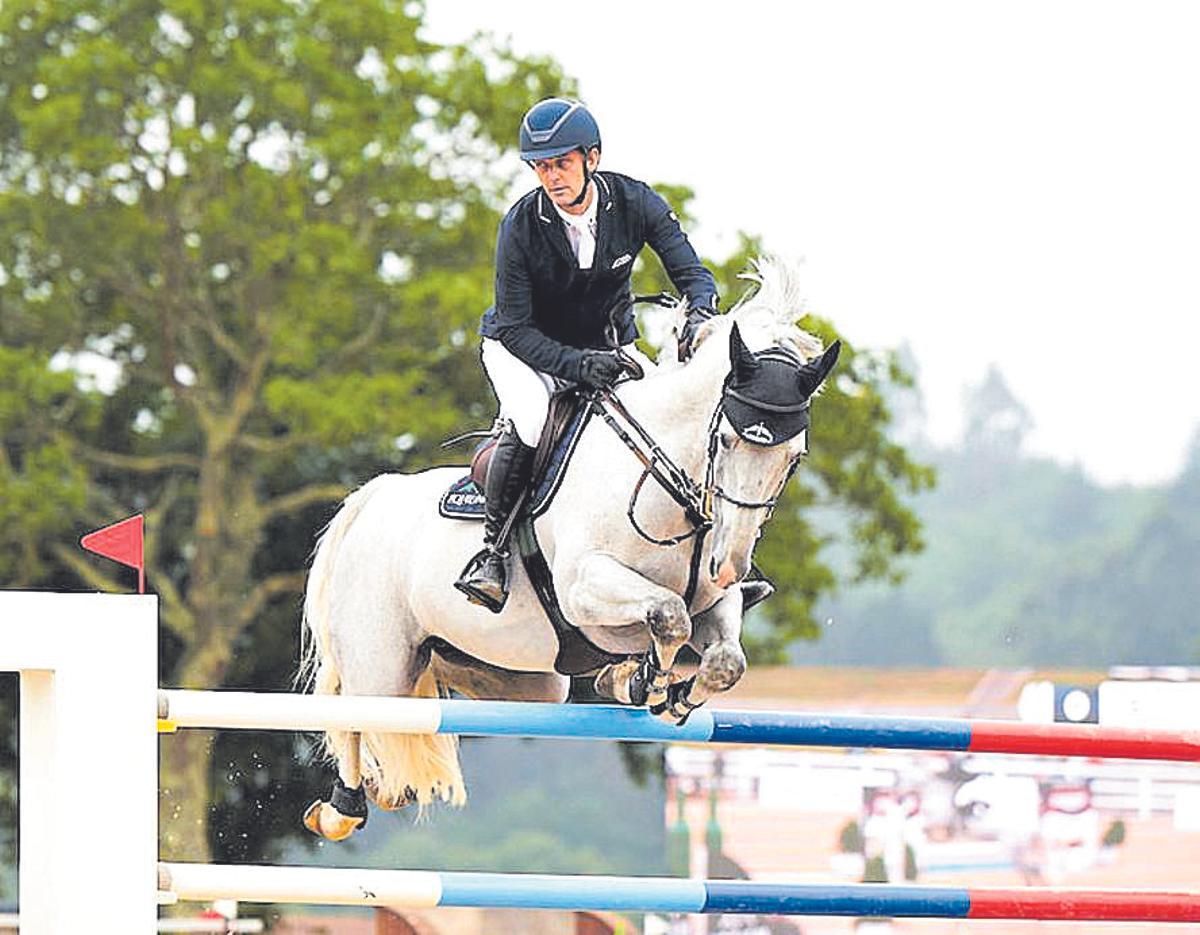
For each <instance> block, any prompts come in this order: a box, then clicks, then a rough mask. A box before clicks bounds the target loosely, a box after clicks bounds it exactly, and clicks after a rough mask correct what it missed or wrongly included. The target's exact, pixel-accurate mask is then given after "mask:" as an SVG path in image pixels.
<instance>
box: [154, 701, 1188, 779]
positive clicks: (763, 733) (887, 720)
mask: <svg viewBox="0 0 1200 935" xmlns="http://www.w3.org/2000/svg"><path fill="white" fill-rule="evenodd" d="M158 699H159V700H158V716H159V729H160V730H161V731H168V732H169V731H173V730H176V729H179V728H192V727H205V728H222V729H243V730H314V731H316V730H353V731H379V732H390V733H408V734H463V735H468V736H486V737H500V736H507V737H544V738H593V739H607V740H650V741H668V742H675V743H729V744H758V745H762V744H777V745H782V746H817V747H874V748H881V749H899V750H947V751H960V752H971V753H1016V754H1035V755H1039V756H1083V757H1105V758H1117V759H1119V758H1124V759H1139V760H1182V761H1187V762H1200V732H1197V731H1165V730H1140V729H1136V728H1123V727H1101V726H1096V725H1084V724H1027V723H1024V722H1020V721H990V720H963V719H955V718H932V719H931V718H905V717H875V716H856V715H829V714H805V713H802V712H792V711H730V710H721V709H708V708H701V709H699V710H697V711H694V712H693V713H692V715H691V717H690V718H689V719H688V720H687V723H685V724H683V725H682V726H675V725H672V724H666V723H663V722H662V721H660V720H658V719H657V718H656V717H654V716H653V715H651V714H650V713H649V712H648V711H645V710H644V709H639V708H626V707H617V706H613V705H560V704H545V703H535V702H514V701H468V700H458V699H436V698H390V697H389V698H382V697H372V696H365V695H298V694H291V693H284V692H273V693H271V692H267V693H260V692H233V691H228V692H226V691H186V690H167V691H162V692H159V696H158Z"/></svg>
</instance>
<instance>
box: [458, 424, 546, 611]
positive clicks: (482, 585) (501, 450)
mask: <svg viewBox="0 0 1200 935" xmlns="http://www.w3.org/2000/svg"><path fill="white" fill-rule="evenodd" d="M533 454H534V449H532V448H530V447H529V446H528V445H526V444H525V443H524V442H522V441H521V439H520V438H518V437H517V433H516V432H513V431H511V430H510V431H508V432H505V433H504V434H503V435H501V436H500V440H499V441H497V442H496V447H495V449H493V451H492V460H491V463H490V464H488V472H487V481H486V483H485V484H484V490H483V499H484V523H483V550H482V551H481V552H479V553H477V554H476V555H475V557H474V558H472V559H471V560H470V561H469V562H467V567H466V568H464V569H463V571H462V574H461V575H459V577H458V580H457V581H455V582H454V586H455V587H456V588H458V590H460V591H462V592H463V594H465V595H467V599H468V600H470V601H471V603H473V604H482V605H483V606H484V607H486V608H487V609H488V610H490V611H491V612H492V613H494V614H498V613H500V611H501V610H503V609H504V602H505V601H506V600H508V550H507V549H506V548H505V546H506V545H507V542H506V541H505V539H502V538H501V534H502V533H503V532H504V526H505V521H506V520H507V519H508V514H509V513H510V512H512V510H513V507H514V506H516V503H517V499H518V498H519V497H520V496H521V491H523V490H524V489H525V485H526V484H527V483H528V482H529V471H530V468H531V467H532V466H533ZM505 538H507V537H505Z"/></svg>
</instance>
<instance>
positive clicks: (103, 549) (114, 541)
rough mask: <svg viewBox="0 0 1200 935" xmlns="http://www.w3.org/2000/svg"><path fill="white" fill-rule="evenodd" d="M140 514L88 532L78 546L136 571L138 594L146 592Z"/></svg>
mask: <svg viewBox="0 0 1200 935" xmlns="http://www.w3.org/2000/svg"><path fill="white" fill-rule="evenodd" d="M142 519H143V518H142V514H141V513H139V514H138V515H137V516H131V517H129V519H123V520H121V522H119V523H113V524H112V525H111V526H105V527H104V528H103V529H97V530H96V531H95V532H89V533H88V534H87V535H86V536H84V537H83V538H82V539H80V540H79V544H80V545H81V546H83V547H84V548H85V549H87V550H88V551H89V552H95V553H96V554H97V555H103V556H104V557H105V558H111V559H112V560H113V561H114V562H120V563H121V564H122V565H129V566H130V567H132V568H136V569H137V570H138V594H144V593H145V591H146V569H145V564H144V562H143V559H142V554H143V549H142Z"/></svg>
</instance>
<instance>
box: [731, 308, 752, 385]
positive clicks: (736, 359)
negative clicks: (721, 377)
mask: <svg viewBox="0 0 1200 935" xmlns="http://www.w3.org/2000/svg"><path fill="white" fill-rule="evenodd" d="M729 364H730V366H731V367H733V376H734V378H735V379H736V378H738V377H741V376H745V375H746V374H748V373H750V371H752V370H754V369H755V368H756V367H757V366H758V361H756V360H755V359H754V355H753V354H751V353H750V349H749V348H748V347H746V343H745V342H744V341H743V340H742V332H741V331H740V330H739V329H738V326H737V322H734V324H733V328H732V329H730V331H729Z"/></svg>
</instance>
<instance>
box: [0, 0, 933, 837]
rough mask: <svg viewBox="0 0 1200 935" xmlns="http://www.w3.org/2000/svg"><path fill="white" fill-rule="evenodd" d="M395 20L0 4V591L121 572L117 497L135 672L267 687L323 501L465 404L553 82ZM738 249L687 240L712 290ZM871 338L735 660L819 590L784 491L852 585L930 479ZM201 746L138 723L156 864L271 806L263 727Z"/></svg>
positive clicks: (801, 522) (279, 783)
mask: <svg viewBox="0 0 1200 935" xmlns="http://www.w3.org/2000/svg"><path fill="white" fill-rule="evenodd" d="M422 12H423V11H422V9H421V6H420V4H419V3H411V2H405V3H399V2H395V0H337V2H330V0H243V2H239V3H237V4H223V3H205V2H200V0H153V2H150V0H89V2H80V0H61V2H54V3H50V2H46V0H16V2H14V0H9V2H6V3H5V4H4V5H3V6H0V429H2V430H3V438H2V442H0V494H2V496H0V511H2V514H3V515H2V516H0V518H2V519H3V520H4V522H3V523H0V580H2V581H3V582H4V583H6V584H8V585H10V586H13V585H16V586H22V587H38V586H41V587H62V586H64V585H68V586H76V587H78V586H84V587H89V588H101V589H122V588H126V587H128V583H129V581H128V579H127V578H122V577H119V576H117V574H116V573H114V572H111V571H110V570H109V569H108V568H107V567H102V566H101V565H100V564H99V563H97V562H93V561H91V560H88V559H85V558H84V557H82V556H81V555H79V554H78V553H77V550H76V549H74V548H73V546H72V545H71V543H72V542H73V541H74V540H75V539H76V538H77V536H78V534H79V532H81V531H83V530H86V529H88V528H94V527H96V526H98V525H100V524H103V523H106V522H111V521H113V520H116V519H119V518H121V517H123V516H125V515H127V514H129V513H130V512H132V511H135V510H138V511H143V512H145V513H146V515H147V556H146V557H147V565H148V581H149V585H150V587H151V589H152V590H154V591H156V592H157V593H158V595H159V597H160V601H161V618H162V652H161V673H160V676H161V679H162V681H163V682H164V683H167V684H173V685H180V686H187V687H205V688H209V687H217V686H223V685H252V686H255V687H259V688H261V687H266V686H272V687H284V686H286V685H287V684H288V682H289V676H290V674H291V668H292V667H293V666H294V659H295V632H296V619H297V606H298V602H299V594H300V591H301V588H302V583H303V569H304V564H305V560H306V556H307V554H308V552H309V550H310V548H311V545H312V542H313V536H314V534H315V532H316V531H317V529H318V528H319V527H320V525H321V524H322V522H323V521H324V520H325V519H327V518H328V516H329V515H330V513H331V510H332V505H333V504H334V503H335V502H336V501H337V500H338V499H340V497H341V496H342V495H344V494H345V492H346V491H347V490H348V489H349V488H350V487H352V486H353V485H355V484H357V483H359V482H362V481H363V480H365V479H367V478H368V477H369V476H371V475H372V474H374V473H377V472H379V471H380V470H384V469H399V470H408V469H416V468H420V467H424V466H427V465H429V464H430V463H433V462H434V461H436V460H437V459H438V458H439V457H442V455H440V454H439V452H438V449H437V447H436V446H437V443H438V441H439V440H440V439H441V438H443V437H444V436H446V435H447V434H450V433H451V432H453V431H455V430H458V429H459V428H461V427H462V426H463V424H464V423H469V422H476V421H482V420H483V419H484V418H486V416H487V415H489V408H488V406H487V405H486V401H487V400H488V394H487V391H486V384H485V382H484V381H483V379H482V376H481V373H480V370H479V367H478V363H477V358H476V342H475V338H474V334H475V327H476V323H477V321H478V316H479V313H480V312H481V310H482V309H483V308H484V307H486V305H487V304H488V302H489V300H490V295H491V281H492V255H493V249H494V236H495V229H496V225H497V222H498V220H499V217H500V213H501V211H502V210H503V208H504V207H505V205H504V199H505V197H506V194H507V192H508V191H509V189H510V186H511V183H512V176H511V171H512V170H515V169H517V168H519V167H518V165H517V163H515V161H513V160H511V158H508V159H507V160H506V159H505V158H502V157H503V155H504V153H505V152H506V151H507V149H508V146H509V144H510V138H511V137H512V135H513V128H514V127H516V126H517V123H518V120H519V118H520V115H521V113H522V112H523V110H524V109H525V107H527V106H528V104H529V103H530V102H531V101H533V100H536V99H538V98H540V97H543V96H547V95H549V94H559V93H572V92H573V90H574V87H573V83H572V82H571V81H570V80H569V79H568V78H566V77H564V75H563V74H562V73H561V70H560V69H559V67H558V66H557V65H556V64H555V63H554V62H552V61H549V60H543V59H539V58H530V57H520V56H517V55H515V54H513V53H512V52H511V51H510V50H509V49H507V48H505V47H503V46H499V45H496V44H495V43H493V42H491V41H490V40H486V39H480V40H476V41H472V42H471V43H470V44H467V45H449V46H446V45H437V44H434V43H431V42H429V41H427V40H425V39H424V38H422V35H421V32H420V25H421V16H422ZM672 192H673V194H674V195H676V196H677V200H679V201H680V204H679V205H678V206H679V208H680V210H681V211H684V210H685V209H686V200H687V197H688V196H689V194H690V193H687V192H686V191H683V190H672ZM757 246H758V245H757V244H755V243H754V242H753V241H751V240H750V239H748V238H747V239H744V241H743V244H742V249H741V250H739V251H738V252H737V253H736V254H735V255H734V256H731V257H729V258H727V259H726V260H724V261H721V262H718V263H714V267H715V268H716V269H717V270H718V273H719V275H720V276H721V279H722V284H723V286H724V288H725V289H726V293H727V295H732V294H733V288H734V282H733V274H734V272H735V271H737V270H740V269H741V268H742V267H743V266H744V265H745V260H746V256H747V255H748V253H750V252H751V251H752V250H757ZM654 275H655V273H654V272H653V270H651V269H649V268H647V269H644V270H643V271H642V272H641V273H640V277H641V279H642V280H643V281H648V280H650V279H652V278H653V277H654ZM811 326H812V327H813V328H814V330H816V331H818V332H819V333H821V334H822V335H823V336H824V337H826V338H827V339H828V338H832V337H833V335H834V331H833V328H832V326H831V325H830V324H829V323H828V322H827V321H824V320H819V319H813V320H812V323H811ZM881 360H882V359H881V358H879V357H878V356H877V355H874V354H870V353H866V352H862V351H858V350H856V349H854V348H852V347H850V346H847V350H846V354H845V356H844V358H843V361H844V362H843V364H842V365H841V369H840V374H841V376H839V378H838V379H837V380H836V381H834V382H833V383H832V385H831V386H830V388H829V390H828V391H827V393H826V395H825V398H824V399H823V400H822V401H821V404H820V413H819V415H818V416H817V418H818V420H819V422H818V428H817V429H816V432H815V441H814V455H813V458H812V459H811V466H810V468H809V470H808V471H807V472H806V473H805V476H804V478H803V479H802V480H801V482H800V483H797V484H796V485H795V486H794V488H793V489H792V491H791V492H790V493H789V495H788V499H787V501H786V502H785V504H784V506H783V507H782V508H781V509H780V511H779V515H778V516H777V518H776V520H775V524H774V527H773V528H772V530H771V533H770V535H769V537H768V538H767V539H766V540H765V541H764V544H763V551H762V555H763V564H764V567H766V568H767V570H768V571H769V572H771V573H772V574H773V576H774V577H775V578H776V580H777V582H778V583H779V585H780V594H779V596H778V598H777V599H776V601H775V603H774V605H773V606H771V607H770V609H769V610H768V611H767V614H768V615H769V616H768V617H767V619H766V622H765V624H764V625H763V626H762V627H761V628H760V632H759V633H758V634H757V636H756V637H755V640H756V643H755V645H756V647H757V651H758V654H759V656H760V657H762V658H766V657H771V656H775V655H778V653H779V651H780V649H781V647H783V646H784V645H785V644H786V643H787V642H788V641H789V640H791V639H792V638H794V637H796V636H799V635H804V636H808V635H811V633H812V628H811V608H812V602H813V600H814V599H815V597H816V596H817V595H818V594H820V593H822V592H823V591H825V590H827V589H829V588H830V587H832V585H833V584H834V580H835V579H834V575H833V574H832V572H831V571H830V570H829V568H828V567H827V566H826V564H825V562H824V561H823V559H822V556H821V551H820V547H821V545H822V542H823V539H822V537H821V536H819V535H818V534H817V533H815V532H814V531H813V529H812V528H811V526H810V525H809V522H808V520H807V519H806V513H807V510H808V508H809V507H810V505H811V504H814V503H818V502H827V503H836V504H841V505H842V506H843V507H845V508H846V510H847V515H848V516H849V517H850V521H849V524H848V528H849V529H850V538H851V540H852V543H853V547H854V549H855V554H856V555H857V556H858V569H857V573H858V574H860V575H866V576H879V575H883V574H886V573H888V571H889V569H890V568H891V562H892V559H893V557H894V556H896V555H898V554H902V553H904V552H906V551H910V550H913V549H915V548H917V547H919V537H918V534H917V525H916V521H915V519H914V518H913V516H912V514H911V513H910V512H909V511H908V510H907V509H906V508H905V507H904V506H903V505H902V503H901V502H900V500H899V499H898V496H897V494H896V491H895V488H896V487H897V486H899V487H902V488H903V487H912V486H918V487H919V486H922V485H923V484H924V483H926V482H927V480H928V475H927V473H926V472H925V471H924V470H923V469H921V468H919V467H916V466H914V465H913V464H912V463H911V462H909V461H908V459H907V458H906V457H905V455H904V452H903V451H902V450H901V449H899V448H898V447H896V446H895V445H892V444H890V443H888V442H887V440H886V436H885V431H884V430H885V428H886V425H887V421H888V413H887V409H886V406H884V404H883V402H882V394H881V387H883V386H884V385H885V384H887V383H888V382H889V381H895V380H901V379H902V374H901V373H900V372H899V371H898V369H897V368H896V367H894V366H892V365H889V364H888V363H887V362H886V361H883V362H882V363H881ZM229 743H230V741H228V740H226V739H218V740H217V741H216V742H215V744H216V745H215V747H214V746H212V744H211V743H210V740H209V738H206V737H205V736H204V735H203V734H199V733H196V732H192V733H187V734H184V735H182V736H180V737H176V738H173V739H172V740H171V742H170V744H167V745H164V753H163V777H162V781H161V787H162V802H161V815H162V828H163V833H164V845H163V849H164V854H165V855H166V856H168V857H173V858H192V857H204V856H206V855H207V853H208V851H209V847H210V844H211V845H213V846H214V847H215V848H216V849H217V851H218V854H224V853H228V852H230V851H229V848H235V849H236V848H238V847H241V846H242V845H237V844H231V843H230V842H229V841H228V840H226V839H224V838H222V837H220V836H219V835H218V834H212V835H210V834H209V832H208V825H209V818H210V817H211V814H215V815H217V817H219V818H220V819H221V820H222V821H223V822H234V823H236V822H246V823H250V822H252V820H253V819H254V817H255V815H256V814H257V813H258V812H261V809H262V808H263V803H264V802H266V801H269V800H271V799H273V798H278V797H280V796H282V797H285V798H286V797H289V796H290V797H291V798H292V799H293V801H294V800H295V798H296V793H295V788H294V783H295V782H297V781H298V780H297V779H296V776H295V771H294V770H290V768H283V767H278V765H277V766H276V767H273V768H269V769H268V773H269V775H268V774H265V773H262V769H264V768H267V767H264V766H262V763H263V762H266V761H269V763H268V766H269V765H270V763H276V764H279V763H283V762H284V761H285V760H286V761H288V762H290V759H291V756H292V753H293V749H292V746H291V743H290V742H283V741H279V742H277V741H274V740H272V741H262V742H261V743H259V744H258V746H257V747H256V748H255V749H256V750H257V751H258V754H259V760H258V761H255V760H254V759H253V758H251V757H249V755H248V754H247V752H246V748H236V749H234V748H231V747H230V746H229ZM214 750H215V755H216V768H214V765H213V762H214V761H213V755H214ZM263 757H266V760H265V761H264V760H263ZM256 764H257V765H256ZM289 770H290V771H289ZM214 788H215V789H216V793H217V794H216V795H215V796H213V798H214V799H215V802H214V805H213V806H212V808H213V809H214V810H215V811H214V812H212V813H211V814H210V812H209V811H207V810H206V803H208V801H209V799H210V791H211V790H212V789H214ZM254 833H256V834H261V833H262V832H261V831H256V832H254Z"/></svg>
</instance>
